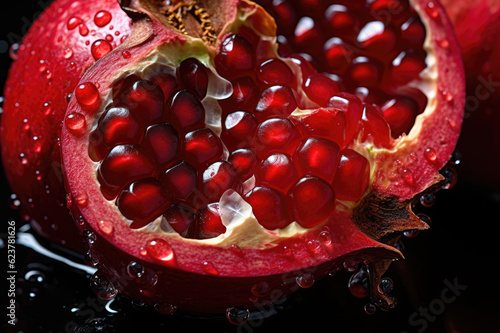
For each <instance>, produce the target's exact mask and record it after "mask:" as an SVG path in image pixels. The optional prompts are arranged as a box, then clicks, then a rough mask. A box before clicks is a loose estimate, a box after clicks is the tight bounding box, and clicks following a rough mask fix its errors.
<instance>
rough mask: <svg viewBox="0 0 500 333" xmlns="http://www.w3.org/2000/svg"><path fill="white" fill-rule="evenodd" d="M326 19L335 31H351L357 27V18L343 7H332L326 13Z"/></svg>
mask: <svg viewBox="0 0 500 333" xmlns="http://www.w3.org/2000/svg"><path fill="white" fill-rule="evenodd" d="M325 18H326V20H327V21H328V23H330V26H331V27H332V29H333V30H334V31H339V32H342V31H349V30H352V29H353V28H354V26H355V25H356V17H355V16H354V15H352V14H351V13H350V12H349V10H348V9H347V7H346V6H343V5H330V6H329V7H328V8H327V9H326V11H325Z"/></svg>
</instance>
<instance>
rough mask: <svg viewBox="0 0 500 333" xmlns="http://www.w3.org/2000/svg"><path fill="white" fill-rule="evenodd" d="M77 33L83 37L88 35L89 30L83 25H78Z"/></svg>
mask: <svg viewBox="0 0 500 333" xmlns="http://www.w3.org/2000/svg"><path fill="white" fill-rule="evenodd" d="M78 31H79V32H80V35H82V36H83V37H85V36H87V35H88V34H89V28H88V27H87V25H86V24H85V23H82V24H80V26H79V27H78Z"/></svg>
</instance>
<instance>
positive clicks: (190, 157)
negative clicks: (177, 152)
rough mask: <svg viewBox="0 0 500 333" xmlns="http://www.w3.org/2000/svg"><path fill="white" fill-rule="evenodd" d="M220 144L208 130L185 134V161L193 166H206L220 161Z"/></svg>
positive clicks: (221, 153)
mask: <svg viewBox="0 0 500 333" xmlns="http://www.w3.org/2000/svg"><path fill="white" fill-rule="evenodd" d="M223 152H224V151H223V149H222V143H221V141H220V139H219V137H218V136H217V135H216V134H215V133H214V132H213V131H212V130H211V129H209V128H202V129H199V130H196V131H193V132H189V133H187V134H186V137H185V139H184V153H185V156H184V157H185V159H186V161H188V162H189V163H191V164H193V165H206V164H210V163H214V162H216V161H218V160H220V159H222V155H223Z"/></svg>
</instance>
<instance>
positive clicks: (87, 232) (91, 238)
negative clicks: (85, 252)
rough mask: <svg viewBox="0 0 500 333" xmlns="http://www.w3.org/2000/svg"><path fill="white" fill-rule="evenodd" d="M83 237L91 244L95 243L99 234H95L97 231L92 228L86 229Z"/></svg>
mask: <svg viewBox="0 0 500 333" xmlns="http://www.w3.org/2000/svg"><path fill="white" fill-rule="evenodd" d="M83 238H84V239H85V240H86V241H87V243H88V244H89V245H92V244H94V243H95V241H96V240H97V236H96V235H95V233H94V232H93V231H90V230H85V231H84V232H83Z"/></svg>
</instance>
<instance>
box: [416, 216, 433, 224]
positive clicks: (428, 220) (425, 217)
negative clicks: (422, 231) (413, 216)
mask: <svg viewBox="0 0 500 333" xmlns="http://www.w3.org/2000/svg"><path fill="white" fill-rule="evenodd" d="M417 217H418V218H419V219H420V221H422V222H424V223H426V224H427V225H428V226H431V225H432V221H431V218H430V217H429V215H427V214H422V213H420V214H417Z"/></svg>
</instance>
